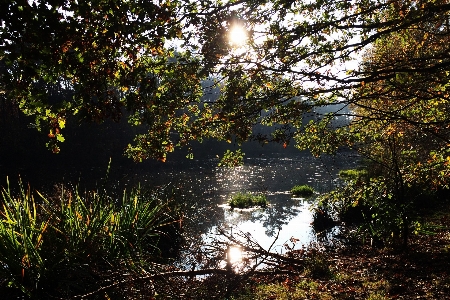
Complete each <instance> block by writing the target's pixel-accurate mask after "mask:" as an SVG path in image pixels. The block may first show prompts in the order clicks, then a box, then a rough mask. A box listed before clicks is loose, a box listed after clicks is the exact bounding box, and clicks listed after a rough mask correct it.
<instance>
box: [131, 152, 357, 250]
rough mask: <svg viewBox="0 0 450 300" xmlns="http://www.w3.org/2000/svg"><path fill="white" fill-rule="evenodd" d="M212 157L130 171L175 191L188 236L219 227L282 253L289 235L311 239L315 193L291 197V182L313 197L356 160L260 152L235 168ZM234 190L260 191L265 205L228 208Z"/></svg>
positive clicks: (304, 240) (202, 235)
mask: <svg viewBox="0 0 450 300" xmlns="http://www.w3.org/2000/svg"><path fill="white" fill-rule="evenodd" d="M217 164H218V159H217V158H208V159H197V160H184V161H181V162H180V161H178V162H177V161H172V162H171V161H170V160H168V162H167V163H166V164H165V165H164V167H163V168H161V169H159V170H155V171H153V172H150V171H149V172H147V173H145V172H142V173H140V174H135V176H136V177H139V178H140V180H141V183H143V182H144V183H147V184H148V185H150V186H161V187H164V188H165V189H168V190H170V192H172V193H174V194H175V195H176V197H175V198H176V199H177V201H178V203H179V204H178V205H179V207H180V210H181V211H182V212H183V214H184V220H183V224H184V230H185V233H187V234H188V235H189V236H190V237H193V236H195V237H196V238H198V239H203V240H208V238H209V236H210V235H214V234H215V231H216V229H218V228H224V227H226V228H229V230H235V231H242V232H245V233H246V234H250V235H251V237H252V238H253V239H254V240H256V241H258V243H259V244H260V245H261V246H262V247H264V248H265V249H267V248H268V247H269V246H270V245H272V243H273V241H274V238H275V237H276V236H278V239H277V242H276V244H274V247H275V249H274V248H272V250H277V251H282V249H283V244H284V243H286V242H287V241H289V240H290V238H291V237H294V238H295V239H297V240H298V241H299V244H305V245H306V244H309V243H310V242H313V241H315V239H316V233H315V232H314V231H313V229H312V227H311V222H312V212H311V210H310V207H311V205H312V203H314V200H315V197H316V196H312V197H310V198H308V199H302V198H293V197H292V195H291V194H290V193H289V191H290V189H291V188H292V187H293V186H295V185H302V184H308V185H310V186H312V187H313V188H314V190H315V191H316V195H317V194H319V193H323V192H326V191H329V190H331V189H333V188H334V187H335V186H336V185H338V184H340V180H339V179H338V172H339V170H341V169H349V168H355V167H357V164H358V158H357V157H356V156H355V155H354V154H353V153H350V152H342V153H340V154H338V155H337V156H329V157H321V158H315V157H313V156H311V155H310V154H309V153H305V152H300V151H288V152H284V151H279V152H270V151H265V152H260V153H259V154H257V155H255V153H251V154H250V155H248V156H246V158H245V160H244V165H243V166H241V167H237V168H221V167H218V166H217ZM238 192H250V193H264V194H265V195H266V196H267V200H268V202H269V206H268V207H267V208H265V209H261V208H257V209H244V210H240V209H234V210H232V209H230V207H229V206H228V205H227V202H228V201H229V200H230V198H231V196H232V195H233V194H235V193H238Z"/></svg>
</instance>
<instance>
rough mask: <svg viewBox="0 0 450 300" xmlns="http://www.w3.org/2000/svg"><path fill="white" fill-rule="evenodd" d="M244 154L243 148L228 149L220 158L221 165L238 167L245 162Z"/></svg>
mask: <svg viewBox="0 0 450 300" xmlns="http://www.w3.org/2000/svg"><path fill="white" fill-rule="evenodd" d="M244 155H245V153H242V151H241V149H238V150H236V151H235V152H233V151H230V150H227V151H226V152H225V154H224V155H223V156H222V158H221V159H220V163H219V167H236V166H242V165H243V164H244Z"/></svg>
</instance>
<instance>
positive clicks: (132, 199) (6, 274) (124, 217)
mask: <svg viewBox="0 0 450 300" xmlns="http://www.w3.org/2000/svg"><path fill="white" fill-rule="evenodd" d="M19 187H20V192H19V193H18V195H13V194H12V193H11V191H10V189H9V184H8V187H7V188H5V189H3V191H2V199H1V201H2V203H1V210H0V266H1V267H0V284H1V285H2V286H1V288H2V291H3V290H4V288H5V287H10V288H12V289H8V292H12V291H15V292H16V293H21V294H26V295H28V296H29V297H32V298H36V299H41V298H46V297H60V298H70V297H73V296H74V295H77V294H84V293H89V292H90V291H93V290H96V289H98V288H99V287H100V286H101V285H102V281H108V280H109V281H111V280H112V278H108V276H111V274H117V273H118V272H119V273H120V272H123V273H125V270H126V271H127V272H128V273H129V274H130V273H133V272H134V273H139V272H142V271H144V270H147V271H148V270H149V268H151V266H152V265H154V264H153V262H155V261H157V260H160V253H159V249H158V243H159V240H160V239H161V238H165V237H164V230H165V228H166V227H167V226H168V225H170V224H172V223H173V222H174V219H173V218H172V217H170V216H169V215H168V214H167V209H166V208H167V207H166V205H165V204H162V203H161V202H160V201H158V199H156V198H155V196H154V194H151V193H145V192H143V191H142V190H141V189H139V188H138V189H135V190H132V191H130V192H124V193H123V196H122V197H121V198H120V199H117V198H114V197H111V196H109V195H107V193H106V192H105V191H100V192H98V191H92V192H80V191H79V190H78V188H74V189H71V190H66V189H61V190H60V193H59V195H58V196H57V197H45V196H44V195H42V194H40V193H38V192H37V193H35V194H33V193H32V192H31V189H30V188H29V187H28V188H27V189H25V188H24V187H23V185H22V184H21V183H20V184H19ZM120 270H122V271H120Z"/></svg>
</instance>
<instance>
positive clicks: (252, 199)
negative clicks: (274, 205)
mask: <svg viewBox="0 0 450 300" xmlns="http://www.w3.org/2000/svg"><path fill="white" fill-rule="evenodd" d="M230 206H231V207H232V208H234V207H237V208H248V207H252V206H261V207H266V206H267V199H266V197H265V196H264V195H253V194H250V193H237V194H236V195H233V197H232V198H231V200H230Z"/></svg>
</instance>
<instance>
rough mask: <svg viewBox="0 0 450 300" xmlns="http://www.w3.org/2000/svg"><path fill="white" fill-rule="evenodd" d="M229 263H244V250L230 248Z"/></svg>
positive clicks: (234, 247) (237, 247) (236, 247)
mask: <svg viewBox="0 0 450 300" xmlns="http://www.w3.org/2000/svg"><path fill="white" fill-rule="evenodd" d="M227 261H228V263H231V264H234V263H237V262H241V261H242V249H241V247H239V246H230V247H228V251H227Z"/></svg>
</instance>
